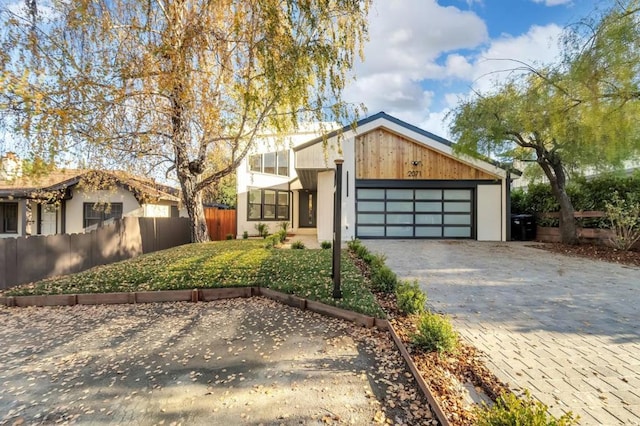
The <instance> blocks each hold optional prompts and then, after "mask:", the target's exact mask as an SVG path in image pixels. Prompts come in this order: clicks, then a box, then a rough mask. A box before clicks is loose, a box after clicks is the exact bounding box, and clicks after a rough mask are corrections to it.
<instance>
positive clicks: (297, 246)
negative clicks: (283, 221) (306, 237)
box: [291, 241, 304, 250]
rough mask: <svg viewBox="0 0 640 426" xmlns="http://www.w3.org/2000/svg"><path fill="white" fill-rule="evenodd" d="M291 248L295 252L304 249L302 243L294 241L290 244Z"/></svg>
mask: <svg viewBox="0 0 640 426" xmlns="http://www.w3.org/2000/svg"><path fill="white" fill-rule="evenodd" d="M291 248H292V249H295V250H303V249H304V243H303V242H302V241H294V242H293V243H292V244H291Z"/></svg>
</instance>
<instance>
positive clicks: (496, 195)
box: [237, 112, 509, 241]
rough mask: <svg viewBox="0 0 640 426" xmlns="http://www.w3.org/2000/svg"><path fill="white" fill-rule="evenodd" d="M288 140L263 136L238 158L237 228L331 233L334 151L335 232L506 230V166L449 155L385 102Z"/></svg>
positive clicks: (396, 234) (482, 236)
mask: <svg viewBox="0 0 640 426" xmlns="http://www.w3.org/2000/svg"><path fill="white" fill-rule="evenodd" d="M302 139H303V138H302V137H300V136H299V135H297V136H296V137H293V138H291V141H292V145H291V146H292V148H291V149H286V147H282V148H279V149H278V148H277V147H276V148H275V149H274V148H273V146H272V145H270V144H268V143H267V144H264V145H263V146H260V147H259V148H258V151H257V153H256V154H254V155H251V156H249V157H248V159H247V161H245V162H244V164H241V166H240V167H239V168H238V205H237V212H238V216H237V217H238V219H237V220H238V234H242V233H243V232H244V231H247V232H248V233H249V234H250V235H251V234H254V235H255V234H256V230H255V224H256V223H258V222H262V223H267V224H269V226H270V229H271V230H272V231H275V230H276V229H277V227H278V224H279V222H282V221H286V222H289V224H290V229H291V230H292V231H293V232H298V233H299V232H306V233H315V234H316V235H317V238H318V240H319V241H324V240H331V239H332V235H333V194H334V171H335V165H334V160H335V159H338V158H340V159H343V160H344V165H343V176H342V177H343V193H342V217H341V218H340V222H341V226H342V238H343V240H349V239H351V238H398V239H400V238H432V239H449V238H465V239H476V240H481V241H505V240H507V239H508V238H507V232H508V231H507V229H508V218H509V212H508V209H507V206H508V203H509V198H508V197H509V191H508V188H509V183H508V180H509V174H508V172H507V171H505V170H504V169H502V168H499V167H497V166H496V165H494V164H492V163H489V162H486V161H481V160H477V159H474V158H471V157H463V156H458V155H455V154H454V153H453V151H452V143H451V142H450V141H448V140H446V139H443V138H441V137H438V136H436V135H434V134H432V133H429V132H427V131H424V130H422V129H419V128H417V127H415V126H412V125H411V124H408V123H405V122H403V121H401V120H399V119H397V118H395V117H392V116H390V115H387V114H385V113H383V112H381V113H378V114H375V115H373V116H371V117H368V118H365V119H363V120H361V121H359V122H358V123H357V126H356V127H355V128H353V127H351V126H347V127H345V128H343V129H340V130H337V131H333V132H331V133H328V134H326V135H319V134H316V137H315V138H310V140H309V141H307V142H305V143H300V141H301V140H302Z"/></svg>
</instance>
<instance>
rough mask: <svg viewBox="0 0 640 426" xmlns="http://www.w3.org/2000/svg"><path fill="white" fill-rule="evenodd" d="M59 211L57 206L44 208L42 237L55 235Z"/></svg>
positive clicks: (46, 205) (47, 205)
mask: <svg viewBox="0 0 640 426" xmlns="http://www.w3.org/2000/svg"><path fill="white" fill-rule="evenodd" d="M57 225H58V209H57V207H56V206H55V205H52V204H44V205H43V206H42V219H41V225H40V226H41V232H40V234H41V235H55V234H57V230H58V229H57V228H58V226H57Z"/></svg>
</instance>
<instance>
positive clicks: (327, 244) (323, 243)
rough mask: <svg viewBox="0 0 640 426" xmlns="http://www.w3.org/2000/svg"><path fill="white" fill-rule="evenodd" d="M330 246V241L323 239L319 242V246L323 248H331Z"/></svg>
mask: <svg viewBox="0 0 640 426" xmlns="http://www.w3.org/2000/svg"><path fill="white" fill-rule="evenodd" d="M331 246H332V244H331V241H323V242H321V243H320V247H321V248H322V249H323V250H329V249H330V248H331Z"/></svg>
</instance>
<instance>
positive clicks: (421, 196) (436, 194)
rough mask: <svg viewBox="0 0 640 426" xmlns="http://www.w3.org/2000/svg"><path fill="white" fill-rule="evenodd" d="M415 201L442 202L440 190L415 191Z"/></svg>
mask: <svg viewBox="0 0 640 426" xmlns="http://www.w3.org/2000/svg"><path fill="white" fill-rule="evenodd" d="M415 194H416V200H442V190H441V189H416V190H415Z"/></svg>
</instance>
